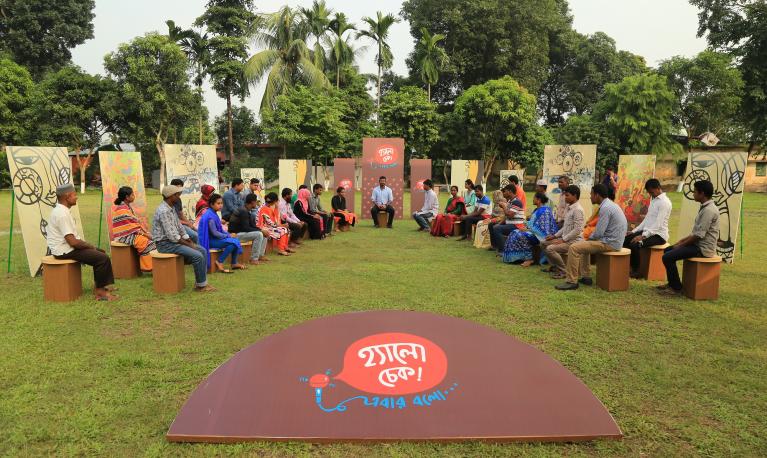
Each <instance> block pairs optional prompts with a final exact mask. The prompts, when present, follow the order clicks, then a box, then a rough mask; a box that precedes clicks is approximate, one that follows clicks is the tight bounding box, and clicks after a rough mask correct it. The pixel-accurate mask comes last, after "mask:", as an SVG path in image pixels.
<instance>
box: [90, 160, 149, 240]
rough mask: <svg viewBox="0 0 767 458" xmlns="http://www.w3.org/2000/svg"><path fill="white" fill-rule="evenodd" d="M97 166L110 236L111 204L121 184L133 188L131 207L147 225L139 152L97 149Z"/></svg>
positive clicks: (145, 225) (142, 172)
mask: <svg viewBox="0 0 767 458" xmlns="http://www.w3.org/2000/svg"><path fill="white" fill-rule="evenodd" d="M99 166H100V167H101V187H102V189H103V191H104V215H105V218H106V224H107V227H108V228H109V232H108V233H109V234H110V238H111V234H112V206H113V205H114V201H115V199H116V198H117V191H118V190H119V189H120V188H121V187H123V186H130V187H131V188H133V192H134V194H136V200H135V201H133V203H132V204H131V208H133V211H134V213H136V216H137V217H138V218H139V219H140V220H141V221H142V222H143V223H144V227H149V224H148V221H147V208H146V191H145V190H144V171H143V170H142V168H141V153H139V152H137V151H131V152H128V151H99Z"/></svg>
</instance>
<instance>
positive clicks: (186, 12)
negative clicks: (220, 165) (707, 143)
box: [72, 0, 706, 118]
mask: <svg viewBox="0 0 767 458" xmlns="http://www.w3.org/2000/svg"><path fill="white" fill-rule="evenodd" d="M467 1H471V0H467ZM205 3H206V1H205V0H131V1H129V2H125V1H121V0H96V10H95V14H96V18H95V19H94V25H95V31H94V35H95V38H94V39H92V40H89V41H87V42H86V43H84V44H82V45H80V46H78V47H77V48H75V49H74V50H73V52H72V55H73V60H74V62H75V63H76V64H77V65H79V66H81V67H83V68H84V69H85V70H86V71H88V72H90V73H102V74H103V73H104V66H103V62H104V56H105V55H106V54H108V53H109V52H112V51H114V50H115V49H116V48H117V46H118V45H119V44H120V43H125V42H128V41H130V40H131V39H132V38H133V37H135V36H138V35H143V34H145V33H147V32H150V31H159V32H161V33H166V32H167V27H166V25H165V21H166V20H168V19H173V20H174V21H176V24H177V25H179V26H180V27H184V28H187V27H190V26H191V25H192V22H194V20H195V19H196V18H197V17H198V16H200V14H202V12H203V10H204V7H205ZM285 3H286V2H285V1H284V0H257V1H256V5H257V8H258V11H259V12H272V11H276V10H277V9H279V8H280V7H281V6H282V5H284V4H285ZM287 3H288V4H290V5H291V6H309V5H311V3H312V1H311V0H301V1H289V2H287ZM327 4H328V6H329V7H331V8H333V9H334V10H336V11H343V12H345V13H346V15H347V16H348V17H349V18H350V20H351V21H353V22H357V23H359V22H360V20H361V18H362V17H364V16H375V11H377V10H381V11H383V12H384V13H393V14H395V15H398V13H399V11H400V6H401V4H402V2H401V1H396V0H379V1H377V2H366V1H359V0H327ZM570 8H571V10H572V13H573V16H574V18H575V19H574V25H575V29H576V30H577V31H578V32H580V33H584V34H590V33H594V32H599V31H602V32H605V33H607V34H608V35H610V36H611V37H613V38H614V39H615V41H616V43H617V46H618V48H619V49H624V50H627V51H631V52H633V53H635V54H639V55H641V56H644V57H645V59H646V60H647V62H648V64H649V65H652V66H654V65H656V64H657V63H658V62H659V61H661V60H663V59H667V58H669V57H671V56H675V55H682V56H692V55H695V54H697V53H698V52H700V51H701V50H703V49H704V48H705V45H706V43H705V40H703V39H699V38H697V37H696V31H697V26H698V18H697V9H696V8H694V7H693V6H691V5H690V4H689V3H688V1H687V0H642V1H636V0H570ZM390 45H391V48H392V51H393V53H394V68H393V71H394V72H396V73H399V74H403V75H405V74H407V66H406V65H405V58H406V57H407V55H408V54H409V53H410V51H411V50H412V49H413V39H412V37H411V36H410V27H409V25H408V24H407V23H405V22H401V23H399V24H396V25H394V27H393V28H392V31H391V40H390ZM371 49H372V48H371ZM374 55H375V53H374V52H373V51H370V52H368V53H367V55H365V56H363V58H362V59H361V61H360V62H359V65H360V70H361V71H362V72H364V73H375V72H376V68H375V64H374V62H373V58H374ZM262 91H263V89H262V88H255V89H253V90H251V92H252V93H253V94H254V95H253V96H252V97H251V98H249V99H247V100H246V101H245V104H246V105H247V106H248V107H250V108H251V109H253V110H256V111H257V110H258V105H259V102H260V96H261V93H262ZM206 102H207V106H208V108H209V109H210V112H211V118H212V117H213V116H216V115H218V114H220V113H222V112H223V111H224V109H225V108H226V102H225V101H224V100H221V99H219V98H218V96H217V95H216V94H215V93H214V92H213V91H212V90H211V89H210V87H209V86H208V87H206Z"/></svg>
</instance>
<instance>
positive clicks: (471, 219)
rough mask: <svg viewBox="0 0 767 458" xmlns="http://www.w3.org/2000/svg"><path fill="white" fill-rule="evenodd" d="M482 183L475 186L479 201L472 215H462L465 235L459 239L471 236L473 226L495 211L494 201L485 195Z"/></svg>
mask: <svg viewBox="0 0 767 458" xmlns="http://www.w3.org/2000/svg"><path fill="white" fill-rule="evenodd" d="M484 191H485V190H484V188H482V185H479V184H478V185H476V186H475V187H474V194H475V195H476V196H477V203H476V206H475V207H474V211H473V212H472V213H471V214H470V215H463V216H461V225H462V226H463V236H462V237H461V238H460V239H458V241H459V242H460V241H461V240H467V239H469V237H471V227H472V226H473V225H475V224H477V223H478V222H480V221H482V220H483V219H487V218H489V217H490V215H491V214H492V212H493V203H492V202H491V201H490V198H489V197H487V196H486V195H485V192H484Z"/></svg>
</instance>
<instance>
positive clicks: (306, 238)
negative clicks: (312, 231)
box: [301, 226, 310, 240]
mask: <svg viewBox="0 0 767 458" xmlns="http://www.w3.org/2000/svg"><path fill="white" fill-rule="evenodd" d="M309 237H310V236H309V226H307V227H306V230H305V231H304V235H303V236H301V240H309Z"/></svg>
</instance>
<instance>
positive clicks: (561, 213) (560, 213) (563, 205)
mask: <svg viewBox="0 0 767 458" xmlns="http://www.w3.org/2000/svg"><path fill="white" fill-rule="evenodd" d="M557 186H558V187H559V202H557V209H556V211H555V212H554V216H555V217H556V218H557V226H559V227H562V225H563V224H564V223H565V214H566V213H567V202H565V195H564V192H565V189H567V187H568V186H570V177H568V176H567V175H562V176H560V177H559V179H558V180H557Z"/></svg>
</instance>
